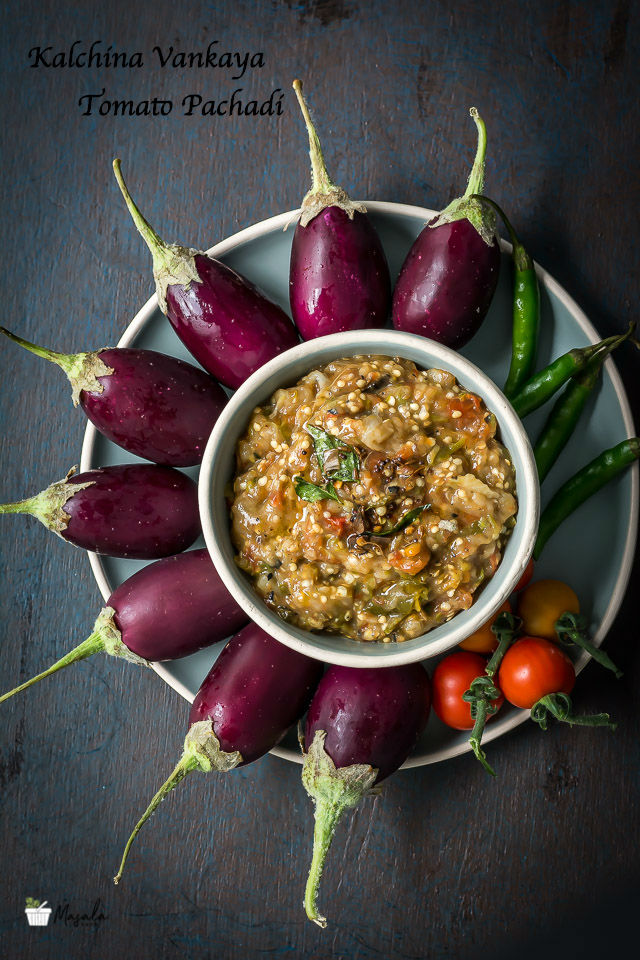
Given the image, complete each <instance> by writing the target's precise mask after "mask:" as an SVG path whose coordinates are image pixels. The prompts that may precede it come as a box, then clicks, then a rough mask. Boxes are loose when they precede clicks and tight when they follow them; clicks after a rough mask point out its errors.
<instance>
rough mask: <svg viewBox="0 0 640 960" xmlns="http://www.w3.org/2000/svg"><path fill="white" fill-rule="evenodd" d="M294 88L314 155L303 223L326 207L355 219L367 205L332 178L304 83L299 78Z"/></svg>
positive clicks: (303, 202)
mask: <svg viewBox="0 0 640 960" xmlns="http://www.w3.org/2000/svg"><path fill="white" fill-rule="evenodd" d="M293 89H294V90H295V94H296V97H297V98H298V103H299V104H300V110H301V111H302V116H303V117H304V122H305V126H306V128H307V133H308V134H309V157H310V158H311V176H312V179H313V184H312V187H311V190H309V192H308V193H307V194H306V195H305V197H304V199H303V201H302V214H301V216H300V224H301V226H303V227H306V226H307V224H308V223H309V222H310V221H311V220H313V218H314V217H317V216H318V214H319V213H321V212H322V211H323V210H324V209H326V207H340V209H341V210H344V212H345V213H346V214H347V216H348V217H349V219H350V220H353V215H354V213H366V212H367V208H366V207H365V206H363V204H361V203H354V202H353V201H352V200H351V199H350V198H349V196H348V195H347V194H346V193H345V191H344V190H343V189H342V187H338V186H337V185H336V184H335V183H334V182H333V181H332V180H331V178H330V177H329V174H328V173H327V166H326V163H325V161H324V154H323V153H322V147H321V145H320V138H319V137H318V134H317V133H316V128H315V126H314V125H313V120H312V119H311V114H310V113H309V108H308V106H307V102H306V100H305V99H304V97H303V95H302V82H301V81H300V80H294V81H293Z"/></svg>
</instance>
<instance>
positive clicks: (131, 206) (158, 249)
mask: <svg viewBox="0 0 640 960" xmlns="http://www.w3.org/2000/svg"><path fill="white" fill-rule="evenodd" d="M113 172H114V173H115V176H116V180H117V181H118V186H119V187H120V192H121V193H122V196H123V197H124V202H125V203H126V205H127V208H128V210H129V213H130V214H131V219H132V220H133V222H134V223H135V225H136V229H137V230H138V233H139V234H140V236H141V237H142V239H143V240H144V242H145V243H146V245H147V246H148V247H149V250H150V251H151V254H152V256H153V257H154V259H155V257H156V255H157V254H159V253H162V252H164V251H165V250H166V247H167V245H166V243H165V242H164V240H163V239H162V237H160V236H159V235H158V234H157V233H156V231H155V230H154V229H153V227H152V226H151V224H150V223H149V221H148V220H146V219H145V217H143V216H142V214H141V213H140V210H139V209H138V207H137V206H136V204H135V203H134V200H133V197H132V196H131V194H130V193H129V190H128V188H127V185H126V183H125V182H124V177H123V176H122V170H121V161H120V160H119V159H118V158H117V157H116V159H115V160H114V161H113Z"/></svg>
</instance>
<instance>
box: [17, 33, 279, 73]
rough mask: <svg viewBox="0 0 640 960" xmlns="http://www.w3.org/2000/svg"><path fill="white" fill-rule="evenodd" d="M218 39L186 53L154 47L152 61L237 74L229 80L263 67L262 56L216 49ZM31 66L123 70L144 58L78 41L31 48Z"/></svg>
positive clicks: (136, 66) (178, 67)
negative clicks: (62, 47) (63, 46)
mask: <svg viewBox="0 0 640 960" xmlns="http://www.w3.org/2000/svg"><path fill="white" fill-rule="evenodd" d="M219 43H220V41H219V40H212V41H211V42H210V43H209V45H208V46H207V49H206V50H202V51H185V50H175V48H174V47H173V46H168V47H160V46H155V47H154V48H153V50H152V51H151V55H152V60H154V61H155V62H156V64H157V65H158V66H160V67H171V68H172V69H174V70H193V69H198V70H200V69H203V68H205V67H220V68H222V69H223V70H224V69H226V70H234V71H237V72H235V73H233V74H232V75H231V79H232V80H240V79H241V78H242V77H244V75H245V72H246V70H247V67H250V68H251V69H252V70H253V69H256V68H257V69H261V68H262V67H264V54H263V53H261V52H260V51H257V52H255V53H250V52H245V53H240V52H239V51H237V50H236V51H233V52H232V51H229V50H225V51H223V52H220V51H219V50H218V49H217V44H219ZM29 60H30V61H31V62H30V64H29V66H30V67H45V68H48V67H54V68H65V67H66V68H69V67H78V68H83V67H86V68H99V69H101V68H104V67H121V68H124V69H129V70H132V69H140V68H141V67H144V65H145V64H144V57H143V54H142V53H141V52H140V51H136V52H135V53H127V52H126V51H118V50H114V49H113V46H112V45H111V44H109V46H107V47H106V48H105V45H104V41H103V40H94V41H93V43H92V44H91V45H90V46H89V47H87V46H83V43H82V41H81V40H74V42H73V43H72V44H71V46H70V47H69V49H68V50H55V51H54V49H53V47H52V46H51V45H49V46H46V47H32V48H31V50H30V51H29Z"/></svg>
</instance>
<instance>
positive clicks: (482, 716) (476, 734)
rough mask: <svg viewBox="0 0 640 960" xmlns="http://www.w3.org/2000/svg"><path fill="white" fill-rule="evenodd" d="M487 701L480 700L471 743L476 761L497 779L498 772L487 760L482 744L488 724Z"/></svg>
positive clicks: (470, 738)
mask: <svg viewBox="0 0 640 960" xmlns="http://www.w3.org/2000/svg"><path fill="white" fill-rule="evenodd" d="M487 706H488V704H487V701H486V700H478V705H477V710H476V722H475V724H474V727H473V730H472V731H471V736H470V737H469V743H470V745H471V749H472V750H473V752H474V754H475V756H476V759H477V760H479V761H480V763H481V764H482V766H483V767H484V769H485V770H486V771H487V773H489V774H491V776H492V777H495V775H496V772H495V770H494V769H493V767H492V766H491V764H490V763H489V761H488V760H487V755H486V754H485V752H484V750H483V749H482V748H481V746H480V743H481V741H482V734H483V733H484V727H485V724H486V722H487Z"/></svg>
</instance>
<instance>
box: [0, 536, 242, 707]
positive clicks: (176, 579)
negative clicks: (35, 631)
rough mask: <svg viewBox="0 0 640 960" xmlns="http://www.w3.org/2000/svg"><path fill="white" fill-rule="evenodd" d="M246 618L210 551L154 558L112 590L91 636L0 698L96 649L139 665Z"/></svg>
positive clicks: (216, 637) (175, 653)
mask: <svg viewBox="0 0 640 960" xmlns="http://www.w3.org/2000/svg"><path fill="white" fill-rule="evenodd" d="M246 620H247V617H246V615H245V614H244V612H243V611H242V610H241V609H240V607H239V606H238V604H237V603H236V602H235V600H233V598H232V597H231V596H230V595H229V593H228V592H227V588H226V587H225V586H224V584H223V582H222V580H221V579H220V577H219V576H218V574H217V572H216V568H215V567H214V565H213V563H212V562H211V558H210V557H209V554H208V553H207V551H206V550H191V551H189V552H188V553H180V554H178V556H176V557H165V559H164V560H156V561H155V563H151V564H149V565H148V566H146V567H143V568H142V570H139V571H138V572H137V573H134V574H133V576H131V577H129V579H128V580H125V581H124V583H121V584H120V586H119V587H117V588H116V589H115V590H114V591H113V593H112V594H111V596H110V597H109V599H108V600H107V606H106V607H104V608H103V609H102V610H101V612H100V614H99V616H98V619H97V620H96V622H95V624H94V627H93V633H92V634H91V636H90V637H87V639H86V640H84V641H83V642H82V643H81V644H79V645H78V646H77V647H75V648H74V649H73V650H71V651H70V652H69V653H67V654H66V655H65V656H63V657H61V658H60V659H59V660H57V661H56V662H55V663H54V664H53V665H52V666H51V667H49V669H48V670H44V671H43V672H42V673H39V674H38V675H37V676H35V677H32V678H31V680H27V682H26V683H22V684H21V685H20V686H19V687H16V688H15V689H14V690H10V691H9V693H5V694H4V696H2V697H0V703H2V702H3V701H4V700H8V699H9V697H12V696H13V695H14V694H15V693H20V691H22V690H26V689H27V687H30V686H31V685H32V684H34V683H37V682H38V681H39V680H44V678H45V677H48V676H50V675H51V674H52V673H56V671H58V670H62V669H63V667H68V666H69V665H70V664H72V663H76V661H78V660H86V658H87V657H91V656H92V655H93V654H94V653H100V652H104V653H108V654H110V655H111V656H113V657H122V658H123V659H124V660H128V661H129V662H131V663H137V664H139V665H141V666H149V665H150V663H155V662H158V661H161V660H177V659H178V658H179V657H186V656H188V655H189V654H190V653H196V652H197V651H198V650H202V649H203V648H204V647H209V646H211V645H212V644H214V643H219V641H220V640H224V638H225V637H228V636H229V634H230V633H233V632H234V631H235V630H238V629H239V627H241V626H242V624H243V623H246Z"/></svg>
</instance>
